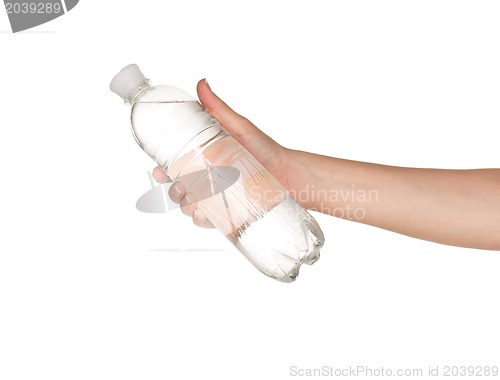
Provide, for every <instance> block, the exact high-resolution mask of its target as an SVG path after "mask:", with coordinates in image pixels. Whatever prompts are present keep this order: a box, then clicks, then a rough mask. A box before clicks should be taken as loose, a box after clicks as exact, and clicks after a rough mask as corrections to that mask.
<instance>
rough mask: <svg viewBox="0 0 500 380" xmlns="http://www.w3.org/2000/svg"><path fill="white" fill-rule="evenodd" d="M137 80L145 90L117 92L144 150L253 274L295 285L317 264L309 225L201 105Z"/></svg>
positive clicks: (315, 236)
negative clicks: (180, 186)
mask: <svg viewBox="0 0 500 380" xmlns="http://www.w3.org/2000/svg"><path fill="white" fill-rule="evenodd" d="M134 66H135V65H134ZM126 69H127V68H126ZM124 70H125V69H124ZM134 70H136V69H135V68H134ZM137 70H138V69H137ZM139 73H140V72H139ZM133 74H136V72H133ZM119 75H120V74H119ZM141 75H142V74H141ZM115 78H116V77H115ZM139 78H142V80H143V82H139V81H138V82H137V84H134V86H132V85H130V86H128V87H127V86H125V85H124V87H123V89H122V88H118V90H116V91H115V90H114V91H115V92H117V93H119V94H120V95H121V96H122V97H123V98H124V99H126V101H127V102H128V103H130V104H132V115H131V121H132V130H133V134H134V137H135V139H136V140H137V142H138V143H139V145H140V146H141V148H142V149H143V150H144V151H145V152H146V153H148V154H149V155H150V156H151V158H152V159H153V160H155V161H156V162H157V163H158V164H159V165H160V166H161V167H163V169H164V170H165V172H166V173H167V174H168V175H169V177H170V178H172V180H174V181H179V182H181V183H182V184H183V185H184V187H185V188H186V191H187V192H188V193H190V194H191V196H190V198H191V199H192V200H193V201H196V204H197V206H196V207H197V209H199V210H200V211H202V212H203V213H204V214H205V215H206V217H207V219H208V220H210V221H211V222H212V224H213V225H214V226H215V227H216V228H217V229H219V230H220V231H221V232H222V233H223V234H224V235H225V236H226V237H227V238H228V239H229V240H230V241H231V242H232V243H233V244H234V245H235V246H236V247H237V248H238V249H239V250H240V251H241V252H242V253H243V255H244V256H245V257H246V258H247V259H248V260H250V262H252V263H253V265H254V266H255V267H256V268H257V269H259V270H260V271H261V272H263V273H264V274H266V275H267V276H269V277H272V278H275V279H277V280H280V281H284V282H291V281H294V280H295V278H296V277H297V275H298V273H299V268H300V266H301V265H302V264H312V263H314V262H315V261H317V260H318V258H319V250H320V248H321V247H322V246H323V243H324V236H323V233H322V231H321V229H320V227H319V226H318V224H317V223H316V221H315V220H314V218H313V217H312V216H311V215H310V214H309V213H308V212H307V211H306V210H304V209H303V208H302V207H301V206H300V205H299V204H298V203H297V202H296V201H295V200H294V199H293V198H292V197H291V196H290V195H289V194H288V192H287V191H286V190H285V189H283V187H282V186H281V185H280V184H279V183H278V181H277V180H276V179H275V178H274V177H273V176H272V175H271V174H270V173H269V172H268V171H267V170H266V169H265V168H264V167H263V166H262V165H261V164H260V163H259V162H258V161H257V160H256V159H255V158H254V157H253V156H252V155H251V154H250V153H249V152H248V151H247V150H246V149H245V148H244V147H243V146H242V145H240V144H239V143H238V142H237V141H236V140H235V139H234V138H233V137H232V136H231V135H230V134H229V133H228V132H227V131H225V130H224V129H223V128H222V127H221V125H220V124H219V123H218V122H217V121H216V120H215V119H214V118H213V117H212V116H211V115H210V114H209V113H208V112H207V111H206V110H205V109H204V108H203V107H202V106H201V104H200V103H199V102H197V101H196V100H195V99H193V98H191V97H190V96H189V95H187V94H186V93H185V92H183V91H182V90H179V89H177V88H175V87H172V86H154V87H153V86H150V85H149V81H148V80H146V79H145V78H143V77H142V76H139ZM122 82H123V81H122ZM119 84H120V85H122V84H124V82H123V83H119ZM115 87H116V86H115ZM129 87H130V88H129ZM220 168H231V169H232V170H233V171H232V172H231V171H221V170H220ZM228 173H229V174H228ZM230 173H237V175H230Z"/></svg>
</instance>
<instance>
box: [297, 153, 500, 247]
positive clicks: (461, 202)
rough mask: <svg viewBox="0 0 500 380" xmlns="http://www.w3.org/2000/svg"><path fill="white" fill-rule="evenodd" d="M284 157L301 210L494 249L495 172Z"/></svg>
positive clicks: (499, 185)
mask: <svg viewBox="0 0 500 380" xmlns="http://www.w3.org/2000/svg"><path fill="white" fill-rule="evenodd" d="M290 156H291V162H293V164H292V167H293V169H292V170H293V171H294V172H295V174H294V178H297V180H295V181H294V183H293V184H290V188H292V189H295V191H296V192H297V194H296V196H297V197H299V201H300V202H301V203H302V204H303V205H304V206H305V207H307V208H310V209H315V210H317V211H320V212H323V213H326V214H330V215H334V216H337V217H341V218H344V219H349V220H355V221H358V222H362V223H365V224H369V225H373V226H376V227H380V228H384V229H387V230H390V231H394V232H398V233H401V234H405V235H409V236H413V237H416V238H420V239H425V240H430V241H434V242H438V243H443V244H449V245H457V246H463V247H474V248H482V249H496V250H500V169H480V170H441V169H414V168H403V167H394V166H386V165H377V164H371V163H364V162H357V161H350V160H343V159H337V158H333V157H326V156H320V155H315V154H310V153H305V152H299V151H291V152H290ZM299 189H300V190H299ZM298 191H301V192H300V193H299V192H298Z"/></svg>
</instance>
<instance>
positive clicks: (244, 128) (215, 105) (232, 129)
mask: <svg viewBox="0 0 500 380" xmlns="http://www.w3.org/2000/svg"><path fill="white" fill-rule="evenodd" d="M196 90H197V92H198V98H199V99H200V101H201V103H202V104H203V107H205V109H206V110H207V111H208V112H210V114H212V116H213V117H215V118H216V119H217V121H218V122H219V123H220V124H221V125H222V126H223V127H224V128H225V129H226V130H227V131H228V132H229V133H230V134H231V135H232V136H233V137H235V138H236V139H237V140H239V141H240V142H243V143H244V142H245V140H248V139H255V138H269V137H268V136H267V135H265V134H264V132H262V131H261V130H260V129H258V128H257V127H256V126H255V125H253V124H252V123H251V122H250V121H249V120H248V119H246V118H244V117H243V116H241V115H239V114H238V113H236V112H234V111H233V110H232V109H231V108H230V107H229V106H228V105H227V104H226V103H224V102H223V101H222V100H221V99H220V98H219V97H218V96H217V95H215V94H214V93H213V92H212V90H211V89H210V86H209V85H208V82H207V80H206V79H202V80H200V81H199V82H198V86H197V88H196Z"/></svg>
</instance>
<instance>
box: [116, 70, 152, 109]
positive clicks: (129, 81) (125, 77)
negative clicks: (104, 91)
mask: <svg viewBox="0 0 500 380" xmlns="http://www.w3.org/2000/svg"><path fill="white" fill-rule="evenodd" d="M145 81H148V80H147V79H146V77H145V76H144V74H143V73H142V72H141V69H139V66H137V65H136V64H134V63H132V64H130V65H127V66H125V67H124V68H123V69H121V71H120V72H119V73H118V74H116V75H115V77H114V78H113V80H112V81H111V84H110V85H109V88H110V89H111V91H113V92H114V93H115V94H118V95H120V96H121V97H122V98H123V99H124V100H127V98H128V96H129V95H130V92H131V91H132V90H134V89H136V88H138V87H139V86H140V85H141V84H142V83H144V82H145Z"/></svg>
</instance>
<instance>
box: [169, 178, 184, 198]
mask: <svg viewBox="0 0 500 380" xmlns="http://www.w3.org/2000/svg"><path fill="white" fill-rule="evenodd" d="M168 196H169V197H170V199H171V200H172V202H175V203H181V201H182V199H183V198H184V197H185V196H186V188H185V187H184V185H183V184H182V183H180V182H174V183H173V184H172V186H170V189H168Z"/></svg>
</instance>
